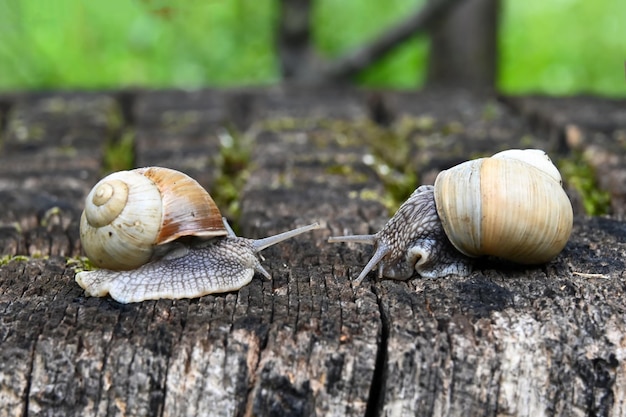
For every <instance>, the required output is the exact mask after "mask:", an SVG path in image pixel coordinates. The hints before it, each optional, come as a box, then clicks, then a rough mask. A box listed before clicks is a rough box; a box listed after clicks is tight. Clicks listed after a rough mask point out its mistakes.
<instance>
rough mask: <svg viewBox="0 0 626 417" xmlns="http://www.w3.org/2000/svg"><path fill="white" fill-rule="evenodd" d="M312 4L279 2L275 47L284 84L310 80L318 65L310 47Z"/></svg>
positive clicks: (304, 0) (309, 0)
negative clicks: (276, 46) (285, 82)
mask: <svg viewBox="0 0 626 417" xmlns="http://www.w3.org/2000/svg"><path fill="white" fill-rule="evenodd" d="M311 3H312V0H282V1H280V5H279V8H280V11H279V13H280V18H279V19H280V21H279V25H278V35H277V45H278V56H279V60H280V67H281V73H282V74H281V75H282V78H283V80H285V81H302V82H306V81H307V80H310V79H311V78H312V77H313V76H314V74H315V68H317V67H318V65H319V63H318V60H317V57H316V54H315V50H314V47H313V44H312V43H311V39H310V38H311Z"/></svg>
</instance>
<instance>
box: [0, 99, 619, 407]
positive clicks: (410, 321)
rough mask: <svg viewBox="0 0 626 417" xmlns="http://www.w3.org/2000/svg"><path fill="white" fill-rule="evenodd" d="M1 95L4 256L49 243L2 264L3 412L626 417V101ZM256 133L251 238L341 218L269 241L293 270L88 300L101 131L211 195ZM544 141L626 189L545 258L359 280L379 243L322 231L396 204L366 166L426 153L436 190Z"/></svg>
mask: <svg viewBox="0 0 626 417" xmlns="http://www.w3.org/2000/svg"><path fill="white" fill-rule="evenodd" d="M0 104H1V105H0V111H1V112H2V113H1V114H0V120H1V121H2V122H1V123H0V126H1V127H2V154H1V155H0V253H1V254H3V255H9V256H15V255H27V256H28V258H26V259H22V258H18V257H16V258H15V259H12V260H10V261H9V262H8V263H6V264H4V265H3V266H1V267H0V415H2V416H5V415H6V416H26V415H29V416H35V415H45V416H57V415H58V416H68V415H80V416H83V415H99V416H109V415H111V416H113V415H128V416H131V415H133V416H134V415H149V416H153V415H158V416H161V415H162V416H187V415H188V416H195V415H224V416H243V415H248V416H252V415H255V416H257V415H272V416H290V415H293V416H302V415H307V416H309V415H317V416H363V415H365V416H379V415H381V416H404V415H424V416H430V415H435V416H447V415H498V416H513V415H514V416H542V415H558V416H583V415H586V416H589V415H602V416H609V415H611V416H620V415H626V362H625V360H626V350H625V348H626V337H625V336H624V335H625V334H626V303H625V302H624V292H625V290H626V286H625V284H624V279H625V278H626V276H625V273H624V266H625V265H624V259H625V257H626V243H625V242H626V224H625V223H624V222H622V221H620V220H619V218H620V216H623V213H624V212H625V211H626V209H625V208H624V203H623V201H624V200H623V196H624V181H620V180H619V178H625V177H624V175H625V173H626V169H625V166H624V163H625V162H624V161H625V159H624V154H625V153H626V151H625V149H626V146H625V144H624V142H625V141H624V132H625V131H626V106H625V105H624V104H625V103H624V102H620V101H610V100H599V99H589V98H579V99H561V100H559V99H544V98H523V99H520V98H516V99H511V98H508V99H506V100H504V104H503V102H498V101H495V100H491V99H484V98H476V97H472V96H468V95H465V94H462V93H450V92H446V93H441V92H440V93H434V92H433V93H387V92H381V93H378V92H377V93H371V92H362V91H315V90H294V89H286V90H281V89H269V90H245V91H199V92H173V91H166V92H124V93H119V94H118V93H110V94H108V93H94V94H86V93H83V94H60V93H59V94H57V93H54V94H40V95H21V94H16V95H10V96H4V97H2V98H0ZM372 121H376V122H379V123H381V124H380V125H375V124H374V123H373V122H372ZM237 131H238V132H240V133H241V134H242V135H245V137H246V138H248V139H250V140H251V141H252V143H253V149H252V153H251V160H250V161H249V166H248V169H249V170H250V172H249V175H248V176H247V179H246V180H245V182H244V186H243V188H242V189H241V190H240V196H239V197H240V207H241V217H240V219H239V221H238V226H239V230H240V231H241V234H242V235H245V236H250V237H259V236H264V235H268V234H270V233H274V232H279V231H282V230H285V229H287V228H290V227H293V226H297V225H302V224H305V223H308V222H311V221H315V220H317V221H320V222H321V223H322V224H323V225H324V226H325V229H324V230H320V231H317V232H315V233H312V234H311V235H308V236H303V237H300V238H297V239H294V240H293V241H289V242H286V243H283V244H281V245H278V246H276V247H272V248H269V249H267V250H266V251H265V252H264V256H265V261H264V262H263V264H264V265H265V266H266V268H267V269H268V270H269V271H270V272H271V273H272V275H273V280H272V281H271V282H270V281H264V280H262V279H260V278H255V279H254V280H253V281H252V283H251V284H250V285H248V286H247V287H245V288H243V289H242V290H240V291H238V292H233V293H229V294H221V295H210V296H205V297H202V298H200V299H194V300H178V301H167V300H161V301H149V302H143V303H137V304H131V305H121V304H119V303H116V302H115V301H113V300H111V299H109V298H88V297H85V296H84V294H83V292H82V290H81V289H80V288H79V287H78V286H77V285H76V284H75V282H74V274H75V272H74V269H73V265H72V263H71V262H68V257H76V256H79V255H80V242H79V239H78V226H77V220H78V216H79V214H80V210H81V209H82V204H83V203H82V199H83V198H84V196H85V195H86V193H87V191H88V190H89V188H90V187H91V186H92V185H93V184H94V183H95V182H96V180H97V179H98V178H99V177H100V176H101V175H102V172H101V167H102V161H103V157H104V149H105V147H104V144H105V143H107V142H110V141H116V140H118V139H119V138H120V137H121V136H123V135H124V134H125V133H128V132H134V135H135V138H136V141H135V148H134V152H135V164H136V165H148V164H159V165H166V166H171V167H174V168H177V169H181V170H184V171H186V172H188V173H189V174H190V175H192V176H194V177H196V178H197V179H198V180H199V181H200V182H201V183H202V184H203V185H205V186H206V187H207V188H208V189H211V188H212V187H214V186H216V184H218V183H219V177H220V176H221V175H222V172H221V171H222V170H223V169H224V166H223V164H222V165H221V163H220V160H219V158H218V157H216V155H219V154H220V152H222V151H223V147H224V146H225V145H224V135H230V134H232V132H237ZM228 132H230V133H228ZM372 136H374V138H375V139H377V138H378V136H380V138H379V139H377V140H378V142H382V141H390V143H391V144H392V145H393V146H398V143H399V142H398V141H397V140H393V138H394V137H396V139H397V138H398V137H399V138H400V139H401V143H402V148H401V149H398V152H395V151H394V152H385V151H384V150H381V149H380V146H378V144H377V143H376V140H372ZM529 146H538V147H542V148H545V149H547V150H549V151H550V152H551V154H552V155H553V156H556V157H557V159H559V158H568V157H569V156H570V154H571V152H572V150H576V151H582V152H583V153H584V154H585V155H586V156H587V157H588V161H589V162H590V163H591V164H593V165H595V166H596V169H597V170H598V173H599V174H600V177H599V181H600V183H601V184H602V185H603V186H604V187H606V188H607V190H608V191H609V192H610V193H611V194H612V196H613V207H612V209H613V212H614V213H615V215H614V216H613V217H602V218H588V217H585V216H584V215H583V214H582V212H581V211H580V208H579V206H578V204H577V203H576V202H577V201H578V200H577V197H576V195H575V194H574V191H573V190H571V189H568V190H569V192H570V193H572V199H573V201H574V202H575V207H576V211H577V216H576V220H575V228H574V233H573V236H572V239H571V241H570V242H569V243H568V245H567V246H566V248H565V250H564V252H563V253H562V254H561V255H560V256H559V257H558V258H557V259H556V260H555V261H553V262H551V263H550V264H548V265H546V266H543V267H537V268H524V267H518V266H514V265H510V264H506V263H502V262H496V261H481V262H480V263H479V264H478V267H477V268H476V270H475V272H474V273H473V274H472V275H471V276H470V277H468V278H459V277H449V278H446V279H439V280H434V279H420V278H416V279H413V280H410V281H409V282H406V283H405V282H394V281H383V282H376V281H375V280H374V279H373V277H372V276H371V275H370V277H368V278H367V279H366V281H365V282H364V284H363V285H361V286H360V287H353V286H352V285H351V279H352V278H354V277H355V276H356V274H358V273H359V271H360V269H361V268H362V266H363V265H364V264H365V263H366V261H367V258H368V256H369V254H370V250H369V248H363V247H351V246H347V245H330V244H327V243H325V240H326V238H327V237H328V236H330V235H331V234H333V235H336V234H342V233H344V232H352V233H366V232H369V231H375V230H378V228H379V227H380V226H381V225H382V224H383V223H384V222H385V221H386V219H387V218H388V216H389V214H388V213H387V211H386V209H385V208H384V206H383V205H382V204H381V203H380V202H379V201H378V200H379V199H378V196H381V197H382V196H383V194H384V189H385V185H384V184H383V181H382V180H381V179H380V177H379V176H378V175H377V173H376V172H377V171H376V169H375V166H374V165H372V164H370V163H369V161H370V160H371V158H369V157H367V155H370V154H372V153H374V154H375V155H376V157H377V158H378V160H382V161H384V162H385V163H387V164H388V165H389V166H391V167H394V166H396V167H397V166H400V165H401V164H406V163H411V164H412V166H414V167H415V171H416V173H417V174H418V176H419V178H420V182H423V183H427V182H432V180H433V179H434V176H435V175H436V173H437V172H438V171H439V170H441V169H444V168H446V167H449V166H451V165H453V164H456V163H458V162H460V161H462V160H464V159H467V158H470V157H474V156H477V155H480V154H483V153H492V152H495V151H497V150H500V149H503V148H507V147H529ZM597 155H603V158H605V159H602V158H598V157H597ZM606 158H608V159H606ZM607 161H609V162H610V163H609V162H607ZM620 175H621V177H620ZM607 176H610V178H609V179H607ZM620 198H622V200H620Z"/></svg>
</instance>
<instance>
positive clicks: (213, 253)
mask: <svg viewBox="0 0 626 417" xmlns="http://www.w3.org/2000/svg"><path fill="white" fill-rule="evenodd" d="M318 227H319V225H318V224H316V223H315V224H311V225H309V226H304V227H301V228H298V229H295V230H291V231H288V232H285V233H281V234H278V235H275V236H271V237H268V238H265V239H258V240H253V239H246V238H242V237H237V236H235V233H234V232H233V231H232V229H231V228H230V226H229V225H228V223H227V222H226V220H225V219H224V218H223V217H222V216H221V214H220V211H219V209H218V208H217V206H216V204H215V202H214V201H213V199H212V198H211V196H210V195H209V193H208V192H207V191H206V190H204V188H202V187H201V186H200V184H198V183H197V182H196V181H195V180H193V179H192V178H190V177H188V176H187V175H185V174H183V173H181V172H178V171H175V170H172V169H168V168H161V167H149V168H139V169H136V170H131V171H120V172H116V173H113V174H111V175H109V176H107V177H105V178H104V179H102V180H101V181H100V182H98V183H97V184H96V185H95V186H94V188H93V189H92V190H91V192H90V193H89V194H88V196H87V199H86V203H85V210H84V211H83V214H82V216H81V225H80V236H81V243H82V246H83V249H84V250H85V253H86V254H87V257H88V258H89V259H90V261H91V262H92V263H93V264H94V265H95V266H98V267H100V268H103V269H99V270H95V271H83V272H79V273H78V274H76V282H77V283H78V284H79V285H80V286H81V287H82V288H83V289H85V292H86V293H87V295H92V296H98V297H102V296H105V295H106V294H110V295H111V297H113V298H114V299H115V300H117V301H119V302H122V303H129V302H137V301H143V300H148V299H159V298H172V299H176V298H193V297H200V296H202V295H205V294H210V293H219V292H227V291H233V290H237V289H240V288H241V287H243V286H245V285H247V284H248V283H249V282H250V281H251V280H252V277H253V276H254V273H255V272H259V273H260V274H262V275H263V276H265V277H267V278H271V276H270V274H269V273H268V272H267V271H266V270H265V269H264V268H263V266H262V265H261V263H260V261H259V259H258V255H257V253H258V252H259V251H261V250H263V249H265V248H267V247H268V246H271V245H274V244H276V243H279V242H282V241H283V240H286V239H289V238H291V237H294V236H297V235H299V234H301V233H305V232H307V231H310V230H313V229H317V228H318Z"/></svg>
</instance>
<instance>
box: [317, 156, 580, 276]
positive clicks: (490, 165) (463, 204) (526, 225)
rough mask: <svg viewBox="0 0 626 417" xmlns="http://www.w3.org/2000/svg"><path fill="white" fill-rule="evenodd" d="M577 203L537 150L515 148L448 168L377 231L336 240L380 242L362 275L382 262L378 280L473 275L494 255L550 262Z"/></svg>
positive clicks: (569, 227)
mask: <svg viewBox="0 0 626 417" xmlns="http://www.w3.org/2000/svg"><path fill="white" fill-rule="evenodd" d="M572 224H573V212H572V205H571V203H570V201H569V198H568V197H567V194H566V193H565V191H564V190H563V187H562V183H561V175H560V173H559V171H558V169H557V168H556V167H555V166H554V164H553V163H552V161H551V160H550V158H549V157H548V155H547V154H546V153H545V152H544V151H542V150H538V149H526V150H519V149H512V150H508V151H503V152H500V153H497V154H495V155H493V156H492V157H490V158H480V159H476V160H472V161H467V162H464V163H462V164H460V165H457V166H455V167H452V168H450V169H448V170H446V171H442V172H441V173H440V174H439V175H438V176H437V178H436V180H435V185H434V186H430V185H426V186H421V187H418V188H417V189H416V190H415V191H414V192H413V194H411V196H410V197H409V199H408V200H407V201H406V202H404V203H403V204H402V205H401V206H400V208H399V209H398V211H397V212H396V214H395V215H394V216H393V217H392V218H391V219H390V220H389V221H388V222H387V224H386V225H385V226H384V227H383V229H382V230H380V231H379V232H378V233H376V234H372V235H355V236H337V237H331V238H330V239H329V242H357V243H368V244H372V245H375V247H376V250H375V252H374V255H373V256H372V258H371V259H370V261H369V262H368V264H367V265H366V266H365V268H364V269H363V271H362V272H361V274H360V275H359V276H358V278H357V279H356V284H358V283H360V282H361V281H362V280H363V279H364V278H365V276H366V275H367V274H368V273H369V272H370V271H372V270H374V269H375V268H378V277H379V278H383V277H385V278H391V279H399V280H406V279H409V278H410V277H411V276H413V275H414V274H415V272H417V273H418V274H420V275H421V276H423V277H432V278H437V277H443V276H447V275H451V274H457V275H468V274H469V273H470V272H471V267H472V258H474V257H478V256H485V255H486V256H494V257H498V258H502V259H506V260H509V261H513V262H516V263H521V264H543V263H546V262H548V261H550V260H551V259H553V258H554V257H555V256H557V255H558V254H559V253H560V252H561V250H562V249H563V248H564V247H565V244H566V243H567V240H568V239H569V236H570V234H571V231H572Z"/></svg>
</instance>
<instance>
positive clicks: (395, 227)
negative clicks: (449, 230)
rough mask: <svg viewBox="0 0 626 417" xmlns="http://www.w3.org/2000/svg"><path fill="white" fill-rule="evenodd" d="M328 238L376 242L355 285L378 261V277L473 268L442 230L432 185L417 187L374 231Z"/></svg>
mask: <svg viewBox="0 0 626 417" xmlns="http://www.w3.org/2000/svg"><path fill="white" fill-rule="evenodd" d="M328 241H329V242H331V243H334V242H359V243H370V244H374V245H376V251H375V252H374V255H373V256H372V258H371V259H370V261H369V262H368V264H367V265H366V266H365V268H364V269H363V271H362V272H361V274H360V275H359V276H358V278H357V279H356V280H355V281H354V284H355V285H358V284H360V283H361V281H362V280H363V279H364V278H365V276H366V275H367V274H368V273H369V272H370V271H372V270H373V269H374V268H375V267H376V266H377V265H378V277H379V278H383V277H385V278H391V279H396V280H407V279H409V278H411V277H412V276H413V275H414V274H415V272H416V271H417V272H418V273H419V274H420V275H421V276H423V277H426V278H438V277H442V276H446V275H451V274H457V275H462V276H466V275H469V273H470V272H471V269H472V262H471V260H470V258H468V257H467V256H465V255H463V254H462V253H460V252H459V251H457V250H456V249H455V248H454V246H453V245H452V243H451V242H450V240H449V239H448V237H447V236H446V234H445V232H444V230H443V226H442V224H441V220H439V215H438V214H437V209H436V207H435V196H434V187H433V186H432V185H423V186H421V187H418V188H417V189H416V190H415V191H414V192H413V194H411V196H410V197H409V198H408V199H407V200H406V201H405V202H404V203H403V204H402V205H401V206H400V208H399V209H398V211H397V212H396V214H395V215H394V216H393V217H392V218H391V219H390V220H389V221H388V222H387V224H385V226H384V227H383V229H382V230H381V231H379V232H378V233H376V234H375V235H362V236H337V237H332V238H330V239H329V240H328Z"/></svg>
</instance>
